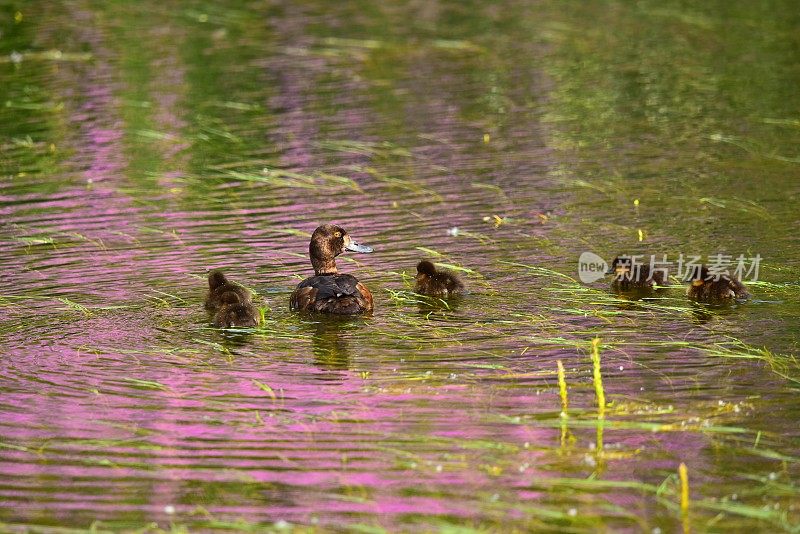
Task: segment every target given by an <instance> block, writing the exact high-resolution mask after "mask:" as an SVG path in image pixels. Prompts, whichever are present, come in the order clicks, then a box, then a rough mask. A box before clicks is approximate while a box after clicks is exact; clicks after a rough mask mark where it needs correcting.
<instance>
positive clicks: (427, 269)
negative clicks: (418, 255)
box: [414, 260, 464, 299]
mask: <svg viewBox="0 0 800 534" xmlns="http://www.w3.org/2000/svg"><path fill="white" fill-rule="evenodd" d="M414 291H416V292H417V293H419V294H421V295H427V296H429V297H436V298H441V299H446V298H448V297H453V296H456V295H460V294H461V293H463V292H464V284H463V282H461V280H459V278H458V277H457V276H456V275H455V274H453V273H451V272H450V271H446V270H437V269H436V266H435V265H434V264H433V263H432V262H430V261H428V260H422V261H421V262H419V263H418V264H417V276H416V281H415V283H414Z"/></svg>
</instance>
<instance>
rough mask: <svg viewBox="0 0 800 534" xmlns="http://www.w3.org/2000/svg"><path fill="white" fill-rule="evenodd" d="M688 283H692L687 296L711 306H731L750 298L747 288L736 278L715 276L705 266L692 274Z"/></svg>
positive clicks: (725, 275)
mask: <svg viewBox="0 0 800 534" xmlns="http://www.w3.org/2000/svg"><path fill="white" fill-rule="evenodd" d="M686 281H687V282H691V285H690V286H689V290H688V291H687V296H688V297H689V298H690V299H692V300H696V301H698V302H707V303H709V304H730V303H733V302H735V301H737V300H746V299H749V298H750V292H749V291H747V287H746V286H745V285H744V284H743V283H742V282H741V281H740V280H737V279H736V278H731V277H730V276H728V275H727V274H720V275H719V276H715V275H713V274H711V273H710V272H709V269H708V267H707V266H705V265H701V266H700V269H699V270H698V269H696V270H695V271H694V273H690V276H688V277H687V280H686Z"/></svg>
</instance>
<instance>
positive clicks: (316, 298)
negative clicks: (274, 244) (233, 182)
mask: <svg viewBox="0 0 800 534" xmlns="http://www.w3.org/2000/svg"><path fill="white" fill-rule="evenodd" d="M345 249H349V250H355V251H356V252H371V250H372V249H370V248H369V247H363V246H361V245H357V244H355V243H354V242H353V240H352V238H351V237H350V236H349V235H348V233H347V232H346V231H345V230H344V228H342V227H341V226H336V225H332V224H323V225H322V226H320V227H318V228H317V229H316V230H314V233H313V234H312V236H311V243H310V244H309V247H308V252H309V257H310V258H311V265H312V266H313V267H314V273H315V276H311V277H309V278H306V279H305V280H303V281H302V282H300V283H299V284H298V285H297V288H296V289H295V290H294V292H292V296H291V297H290V300H289V307H290V308H291V309H292V310H300V311H308V312H321V313H332V314H338V315H357V314H360V313H370V312H372V294H371V293H370V292H369V289H367V288H366V286H365V285H364V284H362V283H361V282H359V281H358V280H357V279H356V277H354V276H352V275H349V274H339V273H338V271H337V269H336V256H338V255H339V254H341V253H342V252H344V251H345ZM361 249H363V250H361Z"/></svg>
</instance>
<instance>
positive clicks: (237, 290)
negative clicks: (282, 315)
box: [205, 271, 260, 328]
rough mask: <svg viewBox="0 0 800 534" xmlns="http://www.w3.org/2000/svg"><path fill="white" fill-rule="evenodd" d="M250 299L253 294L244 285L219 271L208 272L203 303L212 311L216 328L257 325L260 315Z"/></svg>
mask: <svg viewBox="0 0 800 534" xmlns="http://www.w3.org/2000/svg"><path fill="white" fill-rule="evenodd" d="M252 301H253V294H252V293H251V292H250V290H249V289H247V288H246V287H244V286H240V285H239V284H237V283H235V282H231V281H229V280H228V279H227V278H225V275H224V274H222V272H221V271H211V272H210V273H209V275H208V295H206V303H205V305H206V309H207V310H209V311H211V312H213V313H214V319H213V324H214V326H216V327H217V328H235V327H244V328H246V327H252V326H258V323H259V319H260V317H259V313H258V309H257V308H256V307H255V306H254V305H253V302H252Z"/></svg>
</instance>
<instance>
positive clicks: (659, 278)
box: [606, 256, 669, 291]
mask: <svg viewBox="0 0 800 534" xmlns="http://www.w3.org/2000/svg"><path fill="white" fill-rule="evenodd" d="M631 267H633V270H631ZM650 273H651V270H650V264H648V263H641V262H636V263H635V265H634V264H633V260H632V259H631V257H630V256H617V257H616V258H614V261H612V262H611V267H610V268H609V270H608V272H607V273H606V274H613V275H614V280H613V281H612V282H611V289H613V290H614V291H631V290H642V289H645V290H650V289H653V287H654V286H656V285H658V286H668V285H669V280H668V279H667V275H666V273H665V272H664V271H662V270H659V269H653V271H652V276H651V275H650Z"/></svg>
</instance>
